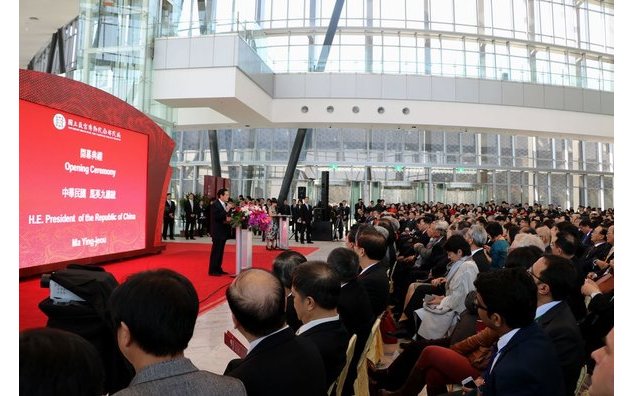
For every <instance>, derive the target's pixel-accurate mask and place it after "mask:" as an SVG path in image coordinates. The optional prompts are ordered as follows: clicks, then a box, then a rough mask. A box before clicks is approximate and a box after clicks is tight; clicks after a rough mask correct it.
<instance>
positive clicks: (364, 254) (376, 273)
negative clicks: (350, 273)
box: [354, 227, 390, 318]
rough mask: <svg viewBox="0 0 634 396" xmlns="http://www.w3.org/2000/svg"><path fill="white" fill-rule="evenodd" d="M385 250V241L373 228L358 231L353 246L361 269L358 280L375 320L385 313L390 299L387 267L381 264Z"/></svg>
mask: <svg viewBox="0 0 634 396" xmlns="http://www.w3.org/2000/svg"><path fill="white" fill-rule="evenodd" d="M386 250H387V246H386V239H385V238H384V237H383V235H381V234H380V233H379V231H377V230H376V229H375V228H374V227H363V228H360V229H359V232H358V233H357V236H356V240H355V245H354V251H355V252H356V253H357V255H358V256H359V265H360V267H361V273H360V274H359V277H358V280H359V283H360V284H361V286H363V287H364V288H365V291H366V292H367V293H368V297H370V303H371V305H372V313H373V314H374V317H375V318H376V317H378V316H379V315H381V314H382V313H383V311H385V309H386V308H387V304H388V301H389V298H390V282H389V279H388V277H387V267H386V266H385V265H383V263H381V260H383V258H384V257H385V252H386Z"/></svg>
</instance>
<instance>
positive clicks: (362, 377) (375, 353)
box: [354, 315, 383, 396]
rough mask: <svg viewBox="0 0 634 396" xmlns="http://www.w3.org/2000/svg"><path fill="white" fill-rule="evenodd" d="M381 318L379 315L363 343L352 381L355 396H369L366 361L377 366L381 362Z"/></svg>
mask: <svg viewBox="0 0 634 396" xmlns="http://www.w3.org/2000/svg"><path fill="white" fill-rule="evenodd" d="M381 316H382V315H379V316H378V317H377V319H376V321H375V322H374V325H372V331H370V336H369V337H368V340H367V341H366V343H365V347H364V348H363V352H362V353H361V356H360V357H359V362H358V363H357V379H356V380H355V381H354V394H355V396H369V394H370V379H369V377H368V364H367V360H370V361H372V363H374V364H377V363H378V362H379V361H380V360H381V356H383V341H382V340H381V332H380V330H379V327H380V326H381Z"/></svg>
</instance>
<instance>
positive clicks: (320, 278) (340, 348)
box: [292, 261, 350, 385]
mask: <svg viewBox="0 0 634 396" xmlns="http://www.w3.org/2000/svg"><path fill="white" fill-rule="evenodd" d="M340 289H341V284H340V282H339V278H338V276H337V274H336V273H335V272H334V271H333V270H332V269H331V268H330V267H329V266H328V264H326V263H325V262H323V261H307V262H305V263H302V264H300V265H299V266H297V268H295V270H294V271H293V283H292V291H293V296H294V299H293V303H294V304H295V311H296V312H297V316H298V317H299V319H300V320H301V321H302V323H304V324H303V325H302V327H300V328H299V330H298V331H297V335H298V336H300V337H306V338H308V339H309V340H311V341H312V342H314V343H315V346H317V349H319V353H320V354H321V358H322V360H323V362H324V367H325V368H326V384H327V385H330V384H332V383H333V382H334V381H335V379H337V377H338V376H339V374H340V373H341V369H342V368H343V366H344V365H345V364H346V351H347V348H348V341H350V335H349V334H348V331H347V330H346V328H345V327H344V326H343V323H342V322H341V320H340V319H339V315H337V302H338V300H339V294H340Z"/></svg>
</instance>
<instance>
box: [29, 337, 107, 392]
mask: <svg viewBox="0 0 634 396" xmlns="http://www.w3.org/2000/svg"><path fill="white" fill-rule="evenodd" d="M19 375H20V394H21V395H29V396H31V395H33V396H40V395H41V396H44V395H64V396H84V395H93V396H94V395H103V394H104V393H105V392H104V390H105V388H104V385H105V376H106V374H105V371H104V368H103V365H102V362H101V359H100V357H99V354H98V353H97V350H96V349H95V347H94V346H93V345H92V344H91V343H89V342H88V341H86V340H85V339H84V338H82V337H81V336H79V335H77V334H75V333H71V332H68V331H65V330H60V329H54V328H48V327H42V328H35V329H29V330H24V331H22V332H20V373H19Z"/></svg>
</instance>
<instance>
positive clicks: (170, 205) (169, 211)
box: [163, 200, 176, 239]
mask: <svg viewBox="0 0 634 396" xmlns="http://www.w3.org/2000/svg"><path fill="white" fill-rule="evenodd" d="M175 212H176V203H175V202H174V201H172V200H168V201H165V209H164V210H163V239H167V230H168V229H169V232H170V239H174V213H175Z"/></svg>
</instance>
